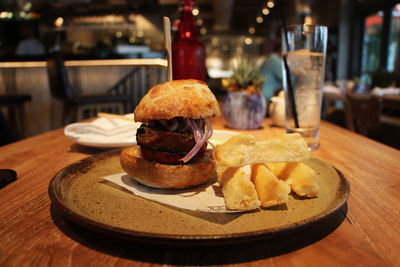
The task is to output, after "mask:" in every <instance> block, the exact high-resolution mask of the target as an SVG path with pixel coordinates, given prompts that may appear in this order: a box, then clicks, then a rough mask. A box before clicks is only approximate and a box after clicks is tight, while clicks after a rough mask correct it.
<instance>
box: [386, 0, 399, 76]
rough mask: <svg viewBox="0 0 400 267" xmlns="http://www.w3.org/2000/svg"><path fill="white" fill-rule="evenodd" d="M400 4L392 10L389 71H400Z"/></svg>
mask: <svg viewBox="0 0 400 267" xmlns="http://www.w3.org/2000/svg"><path fill="white" fill-rule="evenodd" d="M399 42H400V4H397V5H395V6H394V7H393V9H392V21H391V27H390V36H389V47H388V61H387V71H389V72H395V71H400V53H399V50H400V46H399V45H400V43H399Z"/></svg>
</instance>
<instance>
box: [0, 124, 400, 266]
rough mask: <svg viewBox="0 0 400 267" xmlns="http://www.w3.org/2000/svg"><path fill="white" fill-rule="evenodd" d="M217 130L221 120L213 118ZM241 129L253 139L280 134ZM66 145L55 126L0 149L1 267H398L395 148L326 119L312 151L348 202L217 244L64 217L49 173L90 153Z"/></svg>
mask: <svg viewBox="0 0 400 267" xmlns="http://www.w3.org/2000/svg"><path fill="white" fill-rule="evenodd" d="M213 123H214V128H216V129H222V128H224V120H222V119H217V120H214V122H213ZM263 126H264V128H263V129H261V130H255V131H248V132H250V133H252V134H254V135H255V136H256V137H257V138H258V139H259V140H261V139H267V138H270V137H274V136H277V135H281V134H283V133H284V130H283V129H282V128H276V127H270V121H269V120H268V119H267V120H265V122H264V124H263ZM98 152H99V150H97V149H95V148H87V147H83V146H79V145H76V144H74V143H73V142H72V141H71V140H69V139H68V138H67V137H65V136H64V135H63V129H58V130H54V131H51V132H48V133H45V134H41V135H38V136H35V137H31V138H28V139H25V140H23V141H20V142H17V143H13V144H10V145H7V146H3V147H0V168H11V169H14V170H16V171H17V173H18V179H17V181H15V182H13V183H11V184H9V185H8V186H6V187H4V188H3V189H1V190H0V211H1V212H0V240H1V242H0V266H24V265H25V266H111V265H113V266H128V265H142V266H148V265H151V264H184V265H200V264H211V265H214V264H252V265H256V266H258V265H260V266H265V265H267V264H269V265H272V266H288V265H296V266H321V265H322V266H400V257H399V254H400V212H399V210H400V209H399V208H400V204H399V203H400V190H399V188H400V170H399V163H400V151H399V150H395V149H393V148H390V147H388V146H385V145H382V144H380V143H377V142H375V141H372V140H370V139H367V138H366V137H363V136H361V135H358V134H355V133H353V132H350V131H348V130H346V129H343V128H340V127H337V126H335V125H332V124H330V123H327V122H322V124H321V138H320V148H319V149H318V150H317V151H316V152H312V154H313V156H316V157H319V158H322V159H324V160H326V161H328V162H330V163H332V164H333V165H334V166H336V167H337V168H338V169H340V170H341V171H342V172H343V173H344V175H345V176H346V177H347V179H348V181H349V183H350V185H351V195H350V198H349V200H348V205H347V206H346V207H344V208H343V209H342V210H340V212H337V213H336V214H334V215H333V216H332V217H330V218H328V219H326V220H324V221H322V222H320V223H317V224H315V225H314V226H312V227H309V228H306V229H303V230H301V231H298V232H295V233H292V234H289V235H285V236H281V237H276V238H272V239H268V240H259V241H255V242H251V243H245V244H236V245H220V246H216V247H178V246H177V247H167V246H162V245H149V244H141V243H133V242H128V241H123V240H118V239H113V238H110V237H107V236H102V235H100V234H96V233H94V232H91V231H89V230H87V229H85V228H82V227H80V226H78V225H76V224H74V223H72V222H70V221H68V220H66V219H64V218H63V217H62V216H61V215H60V214H59V213H58V212H57V211H56V210H55V209H54V208H53V207H52V205H51V203H50V199H49V196H48V185H49V182H50V179H51V178H52V177H53V176H54V175H55V174H56V173H57V172H58V171H60V170H61V169H62V168H64V167H65V166H67V165H69V164H71V163H73V162H75V161H77V160H80V159H83V158H86V157H88V156H90V155H92V154H95V153H98Z"/></svg>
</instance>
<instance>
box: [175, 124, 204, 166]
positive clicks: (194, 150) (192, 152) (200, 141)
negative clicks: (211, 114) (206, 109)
mask: <svg viewBox="0 0 400 267" xmlns="http://www.w3.org/2000/svg"><path fill="white" fill-rule="evenodd" d="M190 122H191V126H192V130H193V134H194V138H195V141H196V145H195V146H194V147H193V148H192V150H190V151H189V153H187V154H186V156H184V157H183V158H181V160H182V161H183V162H184V163H186V162H188V161H189V160H191V159H192V158H193V157H194V156H195V155H196V154H197V152H199V150H200V149H201V148H202V146H203V145H204V143H205V142H206V141H207V140H208V139H209V138H210V137H211V135H212V127H211V122H210V120H208V119H205V122H206V127H207V129H206V132H205V133H204V134H203V136H201V133H200V129H199V127H197V124H196V122H195V121H194V120H192V119H191V121H190ZM196 136H197V137H196Z"/></svg>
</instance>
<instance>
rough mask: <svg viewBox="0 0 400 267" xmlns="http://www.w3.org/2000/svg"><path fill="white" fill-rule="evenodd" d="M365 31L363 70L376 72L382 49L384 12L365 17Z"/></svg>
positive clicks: (363, 71)
mask: <svg viewBox="0 0 400 267" xmlns="http://www.w3.org/2000/svg"><path fill="white" fill-rule="evenodd" d="M364 28H365V33H364V38H363V46H362V56H361V71H362V73H366V72H375V71H377V70H378V68H379V60H380V49H381V39H382V28H383V12H382V11H378V12H377V13H375V14H372V15H370V16H367V17H366V18H365V25H364Z"/></svg>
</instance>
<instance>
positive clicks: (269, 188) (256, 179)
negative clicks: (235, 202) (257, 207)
mask: <svg viewBox="0 0 400 267" xmlns="http://www.w3.org/2000/svg"><path fill="white" fill-rule="evenodd" d="M251 181H252V182H253V183H254V186H255V188H256V191H257V194H258V198H259V199H260V201H261V206H262V207H264V208H267V207H271V206H275V205H280V204H284V203H286V202H288V201H289V194H290V186H289V185H288V184H286V183H285V182H284V181H282V180H279V179H278V178H277V177H276V176H275V175H274V174H273V173H272V172H271V171H270V170H269V169H268V168H267V167H266V166H265V165H264V164H254V165H251Z"/></svg>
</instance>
